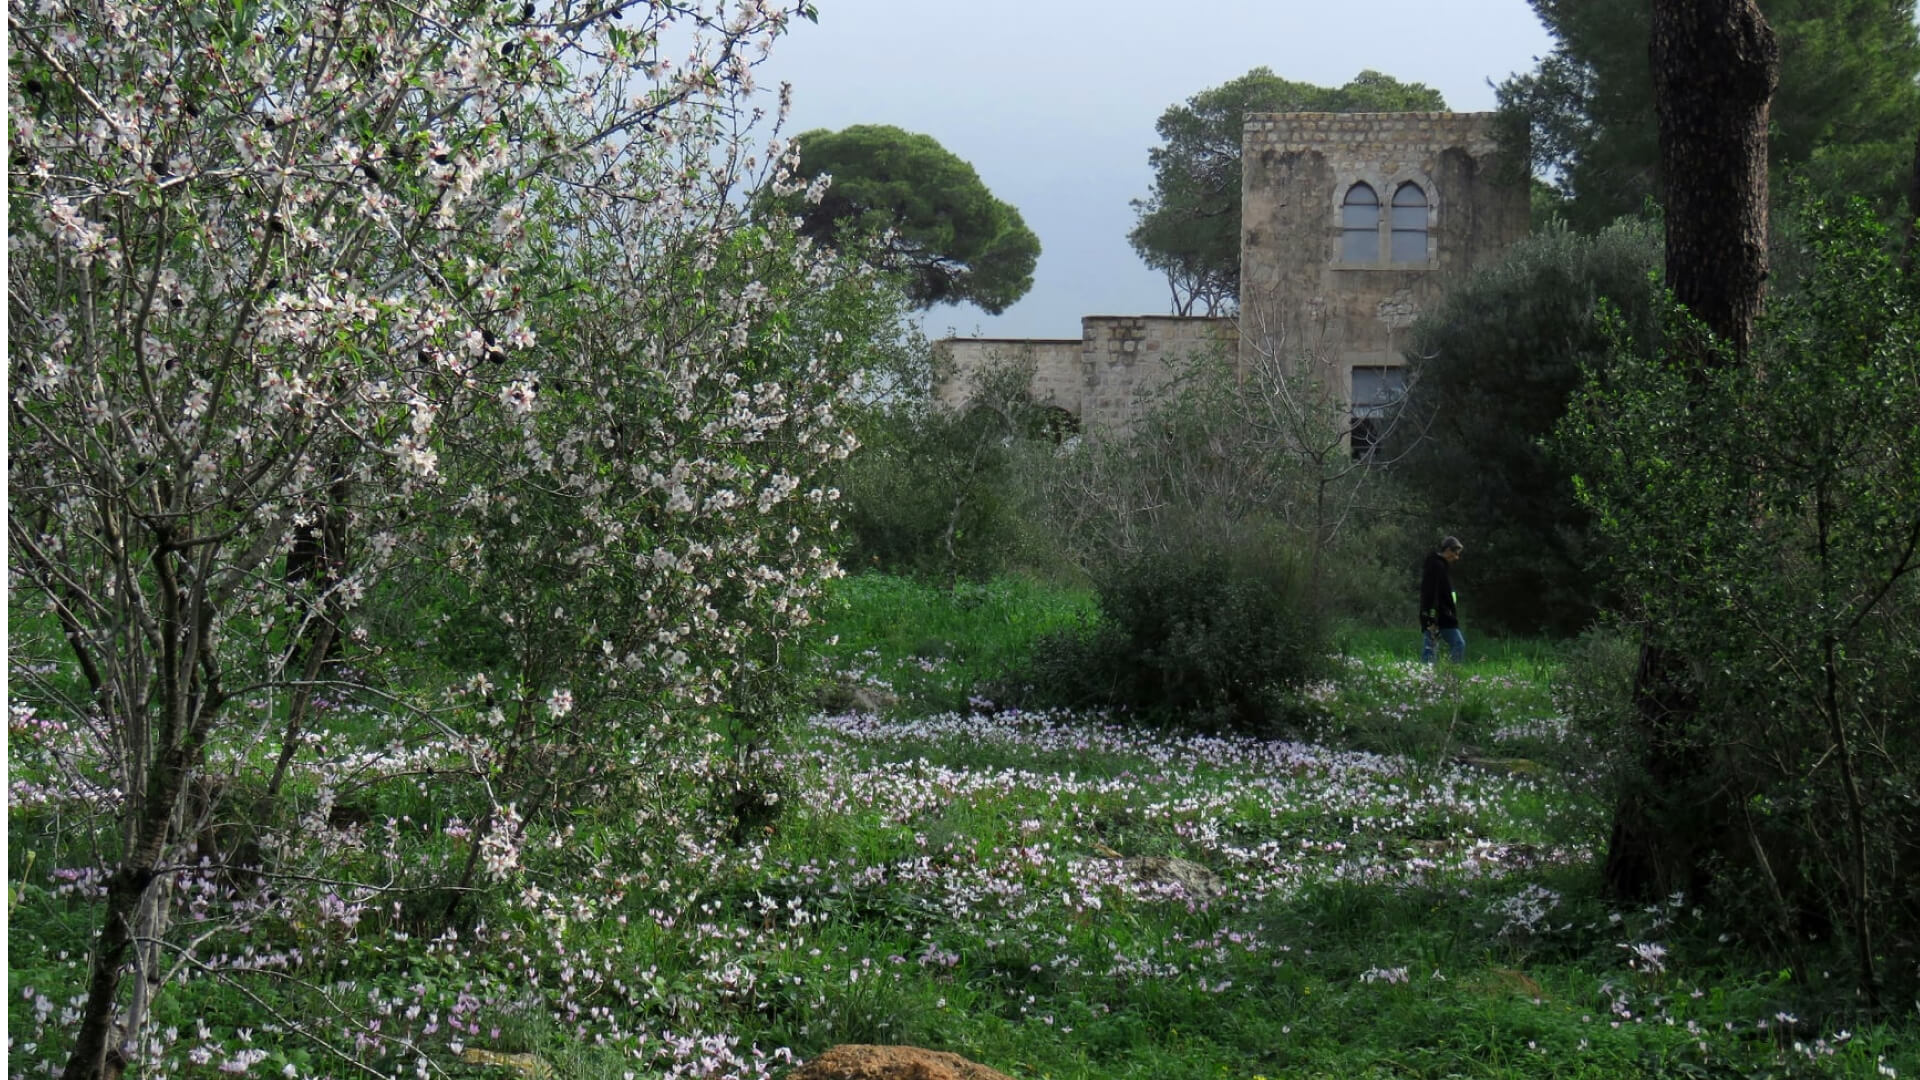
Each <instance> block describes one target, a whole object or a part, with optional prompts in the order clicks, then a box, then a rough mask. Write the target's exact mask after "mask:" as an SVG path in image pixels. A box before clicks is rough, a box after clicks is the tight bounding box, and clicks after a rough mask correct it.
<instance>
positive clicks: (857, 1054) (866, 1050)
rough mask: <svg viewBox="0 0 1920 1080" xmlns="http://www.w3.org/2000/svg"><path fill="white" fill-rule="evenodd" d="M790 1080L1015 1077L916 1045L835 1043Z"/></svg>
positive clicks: (1006, 1079) (994, 1079) (998, 1079)
mask: <svg viewBox="0 0 1920 1080" xmlns="http://www.w3.org/2000/svg"><path fill="white" fill-rule="evenodd" d="M787 1080H1012V1078H1011V1077H1009V1076H1008V1075H1007V1074H1006V1073H1003V1072H999V1071H996V1070H994V1069H989V1068H987V1067H986V1066H985V1065H981V1064H978V1063H976V1062H972V1061H968V1060H967V1059H966V1058H963V1057H961V1056H960V1055H959V1054H949V1053H947V1052H946V1051H944V1050H922V1049H920V1048H919V1047H917V1046H855V1045H845V1046H836V1047H833V1048H832V1049H830V1050H828V1051H826V1052H825V1053H823V1054H821V1055H820V1056H819V1057H817V1058H814V1059H813V1060H812V1061H809V1062H807V1063H806V1064H805V1065H802V1066H800V1067H799V1068H798V1069H795V1070H794V1071H792V1072H790V1073H788V1074H787Z"/></svg>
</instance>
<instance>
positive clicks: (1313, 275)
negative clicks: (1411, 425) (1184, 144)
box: [1240, 113, 1528, 441]
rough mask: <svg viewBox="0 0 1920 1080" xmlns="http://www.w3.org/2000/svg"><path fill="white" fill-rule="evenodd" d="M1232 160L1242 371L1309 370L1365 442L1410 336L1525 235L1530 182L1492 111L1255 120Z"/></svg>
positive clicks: (1397, 380) (1394, 384) (1390, 393)
mask: <svg viewBox="0 0 1920 1080" xmlns="http://www.w3.org/2000/svg"><path fill="white" fill-rule="evenodd" d="M1241 162H1242V178H1243V179H1242V183H1241V188H1240V199H1241V203H1240V329H1241V337H1240V363H1241V366H1242V367H1243V368H1246V367H1248V366H1250V365H1254V364H1260V363H1279V364H1281V365H1283V367H1293V368H1296V369H1301V368H1304V369H1307V370H1312V371H1313V372H1315V373H1316V374H1317V375H1318V376H1319V377H1320V378H1321V379H1323V380H1324V381H1325V382H1327V383H1328V384H1329V389H1331V390H1334V391H1335V392H1336V393H1337V394H1338V395H1340V396H1344V397H1345V399H1346V401H1347V402H1348V403H1349V410H1350V414H1351V416H1352V418H1353V423H1354V430H1355V435H1356V438H1359V439H1361V440H1363V441H1364V440H1365V439H1367V438H1368V437H1369V435H1370V434H1371V432H1372V428H1371V425H1372V423H1373V422H1374V420H1375V418H1376V417H1377V416H1378V415H1379V413H1380V412H1381V411H1382V410H1383V409H1384V408H1385V407H1386V406H1387V405H1388V404H1390V403H1391V401H1392V400H1393V399H1394V398H1395V397H1397V396H1398V394H1399V392H1400V389H1401V387H1402V386H1403V385H1404V379H1403V378H1402V375H1403V365H1404V364H1405V362H1406V360H1405V356H1404V350H1405V348H1406V347H1407V344H1408V342H1407V339H1406V333H1405V331H1406V329H1407V328H1408V327H1409V326H1411V325H1412V324H1413V321H1414V319H1415V318H1417V317H1418V316H1419V314H1420V313H1421V312H1422V311H1425V310H1427V309H1428V308H1431V307H1433V306H1434V305H1435V304H1436V303H1437V302H1438V301H1439V299H1440V297H1441V295H1442V294H1443V293H1444V292H1445V291H1446V290H1447V289H1449V288H1451V287H1453V286H1454V285H1456V284H1458V283H1459V282H1461V281H1464V280H1465V279H1466V278H1467V276H1468V275H1469V274H1471V273H1472V272H1473V271H1475V270H1478V269H1482V268H1484V267H1488V266H1491V265H1493V263H1495V262H1496V261H1498V260H1499V258H1500V256H1501V255H1502V254H1504V253H1505V251H1506V250H1507V248H1508V247H1510V246H1511V245H1512V244H1513V243H1514V242H1515V241H1517V240H1519V239H1521V238H1522V237H1524V236H1525V235H1526V234H1527V227H1528V221H1527V210H1528V191H1527V184H1526V182H1525V179H1524V177H1525V174H1524V172H1523V171H1521V170H1518V169H1509V168H1505V167H1503V165H1502V163H1501V162H1500V159H1499V152H1498V148H1497V146H1496V145H1495V141H1494V131H1493V114H1492V113H1270V114H1261V115H1256V116H1252V117H1249V118H1248V121H1247V126H1246V129H1245V135H1244V136H1243V140H1242V142H1241Z"/></svg>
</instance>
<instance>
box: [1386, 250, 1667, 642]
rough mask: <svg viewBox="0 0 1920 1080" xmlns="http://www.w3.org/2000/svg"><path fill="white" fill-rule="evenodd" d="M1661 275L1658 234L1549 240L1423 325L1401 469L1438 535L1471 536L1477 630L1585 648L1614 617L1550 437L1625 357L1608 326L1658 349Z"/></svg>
mask: <svg viewBox="0 0 1920 1080" xmlns="http://www.w3.org/2000/svg"><path fill="white" fill-rule="evenodd" d="M1659 261H1660V235H1659V232H1658V231H1657V230H1655V229H1653V228H1652V227H1650V226H1647V225H1644V224H1637V223H1634V222H1630V221H1625V222H1620V223H1617V224H1615V225H1613V226H1611V227H1609V228H1607V229H1604V230H1602V231H1601V232H1600V233H1599V234H1598V235H1596V236H1592V237H1583V236H1580V235H1578V234H1575V233H1574V232H1572V231H1571V230H1569V229H1568V228H1567V227H1566V226H1565V225H1564V224H1558V223H1555V224H1549V226H1548V227H1547V228H1546V229H1544V230H1543V231H1542V232H1540V233H1537V234H1535V235H1534V236H1532V237H1529V238H1528V239H1526V240H1523V241H1521V242H1520V243H1519V244H1517V245H1515V247H1514V248H1513V250H1512V251H1511V252H1509V253H1508V255H1507V257H1506V258H1505V259H1504V260H1503V261H1502V262H1501V263H1500V264H1499V265H1497V266H1495V267H1493V268H1491V269H1489V270H1486V271H1484V272H1482V273H1480V274H1478V275H1475V276H1474V277H1473V278H1472V279H1471V280H1469V281H1468V282H1466V283H1465V284H1464V285H1462V286H1461V287H1460V288H1458V289H1455V290H1454V291H1452V292H1451V293H1449V294H1448V295H1447V298H1446V299H1445V300H1444V301H1443V302H1442V304H1441V305H1440V307H1438V308H1436V309H1435V310H1433V311H1431V312H1430V313H1428V314H1427V315H1426V316H1424V317H1423V318H1422V319H1421V320H1420V321H1419V322H1418V323H1416V324H1415V325H1414V330H1413V335H1414V345H1413V349H1412V351H1411V353H1410V362H1411V363H1412V364H1413V371H1414V373H1415V377H1414V379H1413V381H1412V384H1411V386H1410V387H1409V389H1408V397H1407V409H1408V413H1407V421H1408V422H1404V423H1402V424H1401V425H1400V427H1399V432H1400V436H1399V439H1400V441H1401V443H1402V445H1401V446H1400V447H1396V448H1395V453H1394V454H1393V455H1392V456H1396V457H1399V458H1400V465H1399V466H1398V471H1399V473H1400V474H1401V475H1402V476H1403V477H1404V478H1405V479H1407V480H1408V481H1409V482H1410V487H1411V488H1412V489H1413V490H1414V491H1415V492H1417V493H1418V495H1419V496H1420V497H1421V498H1423V499H1424V500H1425V501H1426V502H1427V504H1428V507H1429V516H1430V519H1431V520H1434V521H1451V522H1459V523H1460V526H1459V527H1460V528H1461V529H1463V530H1470V531H1471V533H1472V536H1473V559H1472V562H1471V564H1470V565H1469V566H1467V567H1465V568H1463V570H1462V576H1463V577H1464V578H1466V579H1467V580H1468V581H1470V582H1471V587H1470V591H1469V593H1468V596H1469V605H1470V607H1471V610H1472V616H1473V621H1474V623H1475V624H1476V625H1487V626H1492V627H1497V628H1500V629H1505V630H1508V631H1512V632H1515V633H1523V634H1541V633H1547V634H1575V633H1578V632H1580V631H1581V630H1582V629H1584V628H1585V627H1586V626H1587V625H1588V624H1589V623H1590V622H1591V621H1592V620H1593V618H1594V616H1595V615H1596V613H1597V612H1598V610H1599V607H1600V605H1601V604H1602V603H1603V602H1604V601H1605V599H1606V597H1605V595H1604V593H1603V590H1602V589H1601V587H1600V583H1599V581H1598V579H1597V578H1596V577H1595V576H1594V573H1593V572H1592V571H1591V570H1590V569H1589V563H1590V562H1591V561H1592V559H1593V556H1594V551H1593V538H1592V535H1591V533H1592V528H1591V524H1592V523H1591V519H1590V515H1589V514H1588V512H1587V511H1586V510H1585V509H1583V508H1582V507H1581V506H1580V504H1579V502H1578V500H1577V498H1576V497H1575V493H1574V490H1573V480H1572V475H1571V473H1570V471H1569V469H1568V467H1567V465H1566V464H1565V463H1564V462H1563V461H1562V460H1561V459H1560V458H1559V457H1558V456H1556V455H1555V454H1554V452H1553V451H1552V449H1551V448H1550V446H1549V444H1548V441H1547V437H1548V436H1549V435H1550V434H1551V433H1552V431H1553V428H1554V424H1555V423H1556V422H1557V421H1558V420H1559V418H1560V417H1561V415H1562V414H1563V413H1565V412H1566V408H1567V400H1568V398H1569V396H1570V395H1571V394H1572V393H1573V392H1574V390H1576V389H1577V388H1578V387H1579V385H1580V379H1581V368H1582V366H1583V365H1593V364H1596V363H1598V362H1599V361H1600V360H1602V359H1603V358H1604V357H1605V356H1606V355H1607V354H1608V353H1609V351H1611V349H1612V340H1613V338H1612V330H1611V324H1610V320H1609V318H1608V312H1612V313H1613V315H1614V317H1615V319H1617V320H1618V322H1619V323H1620V324H1622V325H1624V326H1626V327H1629V328H1632V329H1633V330H1635V331H1636V337H1637V338H1638V339H1639V340H1642V341H1645V340H1648V339H1649V337H1650V335H1649V334H1647V333H1645V332H1644V331H1645V328H1646V325H1647V321H1648V319H1649V318H1650V316H1651V312H1652V293H1653V286H1652V282H1651V280H1650V275H1651V274H1653V273H1654V271H1655V270H1656V269H1657V267H1658V266H1659ZM1400 451H1404V454H1403V455H1402V453H1401V452H1400Z"/></svg>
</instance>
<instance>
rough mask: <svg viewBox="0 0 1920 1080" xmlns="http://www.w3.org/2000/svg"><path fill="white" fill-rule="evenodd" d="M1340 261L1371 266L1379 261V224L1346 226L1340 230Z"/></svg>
mask: <svg viewBox="0 0 1920 1080" xmlns="http://www.w3.org/2000/svg"><path fill="white" fill-rule="evenodd" d="M1340 261H1341V262H1344V263H1357V264H1359V265H1362V266H1371V265H1372V264H1374V263H1377V262H1379V261H1380V226H1379V225H1378V224H1377V223H1369V224H1368V226H1367V227H1366V228H1364V229H1356V228H1351V227H1349V228H1346V229H1343V230H1341V232H1340Z"/></svg>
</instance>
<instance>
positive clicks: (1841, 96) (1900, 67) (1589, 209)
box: [1499, 0, 1920, 231]
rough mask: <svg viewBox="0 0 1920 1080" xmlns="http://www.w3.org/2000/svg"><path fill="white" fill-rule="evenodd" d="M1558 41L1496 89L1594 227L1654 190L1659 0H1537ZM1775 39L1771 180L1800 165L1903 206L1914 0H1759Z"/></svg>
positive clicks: (1826, 181) (1571, 206) (1915, 44)
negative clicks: (1652, 53)
mask: <svg viewBox="0 0 1920 1080" xmlns="http://www.w3.org/2000/svg"><path fill="white" fill-rule="evenodd" d="M1531 2H1532V4H1533V9H1534V11H1535V12H1536V13H1538V14H1539V16H1540V20H1541V22H1543V23H1545V24H1546V27H1547V31H1548V33H1550V34H1552V35H1553V37H1554V40H1555V42H1556V44H1555V46H1554V50H1553V52H1552V53H1550V54H1548V55H1547V56H1546V57H1545V58H1543V59H1542V60H1541V61H1540V65H1539V67H1538V68H1536V69H1535V70H1534V71H1532V72H1529V73H1527V74H1524V75H1518V76H1515V77H1514V78H1512V79H1509V80H1508V81H1507V82H1505V83H1503V84H1502V85H1501V86H1500V89H1499V97H1500V103H1501V108H1502V109H1503V110H1505V111H1507V112H1508V113H1509V114H1510V115H1517V116H1521V117H1524V118H1525V120H1526V127H1527V128H1528V129H1530V133H1531V138H1532V153H1533V160H1534V161H1535V163H1536V164H1537V165H1539V166H1540V167H1541V169H1542V171H1544V172H1546V173H1547V174H1548V175H1550V176H1553V177H1555V178H1557V180H1556V183H1557V187H1558V193H1559V195H1560V197H1561V200H1562V201H1563V206H1562V208H1561V209H1562V210H1563V212H1564V213H1565V214H1566V216H1567V219H1568V221H1570V222H1571V223H1572V224H1573V225H1574V226H1575V227H1576V228H1579V229H1582V230H1585V231H1591V230H1593V229H1597V228H1599V227H1600V226H1602V225H1605V224H1606V223H1607V222H1609V221H1612V220H1613V219H1614V218H1617V217H1619V216H1621V215H1622V214H1631V213H1637V212H1638V211H1639V210H1640V208H1641V207H1642V206H1643V205H1645V203H1646V201H1647V200H1648V199H1650V198H1656V197H1657V195H1658V192H1659V184H1658V171H1659V167H1658V163H1659V159H1660V154H1659V145H1658V140H1657V132H1656V129H1655V125H1654V122H1653V82H1652V74H1651V71H1650V68H1649V60H1648V57H1647V40H1648V34H1649V32H1650V28H1651V21H1652V2H1651V0H1624V2H1623V0H1531ZM1760 8H1761V10H1762V11H1763V12H1764V13H1765V14H1766V17H1767V22H1768V23H1769V24H1771V25H1772V27H1773V29H1774V33H1775V34H1777V35H1778V37H1779V40H1780V55H1781V63H1780V86H1779V88H1778V89H1777V90H1776V91H1775V92H1774V95H1773V101H1772V105H1771V116H1770V120H1771V136H1770V145H1769V147H1768V160H1769V161H1770V162H1771V163H1772V167H1773V172H1774V177H1775V183H1774V185H1773V186H1774V189H1775V190H1779V189H1780V187H1781V185H1780V184H1779V182H1778V181H1779V178H1780V177H1781V176H1782V175H1783V174H1784V173H1787V172H1790V171H1798V172H1805V173H1806V174H1808V176H1809V178H1810V179H1811V180H1812V181H1813V184H1814V187H1815V188H1816V190H1818V191H1820V192H1822V193H1824V194H1828V195H1842V194H1857V195H1862V196H1864V197H1866V198H1867V199H1868V200H1869V201H1870V202H1871V203H1872V204H1873V205H1874V207H1875V209H1876V210H1878V211H1880V212H1881V213H1882V214H1885V213H1888V212H1890V211H1892V210H1893V209H1894V208H1895V206H1896V205H1897V202H1898V199H1899V193H1900V191H1901V189H1902V184H1903V182H1904V180H1905V178H1906V175H1907V173H1906V169H1907V167H1908V165H1909V164H1910V161H1911V154H1912V145H1913V130H1914V124H1915V120H1914V118H1915V117H1916V116H1920V82H1916V81H1915V80H1916V77H1920V27H1916V25H1915V23H1914V0H1760Z"/></svg>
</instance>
